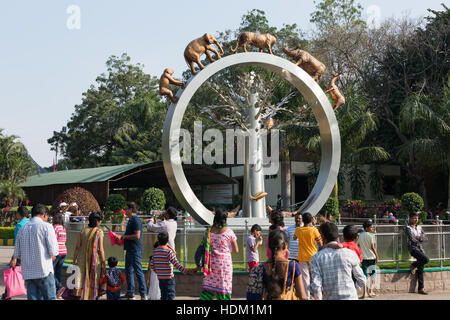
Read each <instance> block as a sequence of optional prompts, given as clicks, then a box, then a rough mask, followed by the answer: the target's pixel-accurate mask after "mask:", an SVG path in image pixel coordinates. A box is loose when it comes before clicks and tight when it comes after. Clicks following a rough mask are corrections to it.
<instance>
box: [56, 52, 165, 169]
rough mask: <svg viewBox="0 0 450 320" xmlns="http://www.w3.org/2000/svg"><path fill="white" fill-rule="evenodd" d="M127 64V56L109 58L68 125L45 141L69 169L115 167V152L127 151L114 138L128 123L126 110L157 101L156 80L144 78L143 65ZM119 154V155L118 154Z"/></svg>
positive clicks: (148, 77) (124, 160)
mask: <svg viewBox="0 0 450 320" xmlns="http://www.w3.org/2000/svg"><path fill="white" fill-rule="evenodd" d="M130 61H131V58H130V57H129V56H128V55H126V54H123V55H122V56H121V57H116V56H111V57H110V58H109V59H108V61H107V62H106V66H107V73H106V74H105V73H103V74H101V75H100V76H98V77H97V79H96V85H95V86H94V85H91V86H90V88H89V89H88V90H87V91H86V92H84V93H83V99H82V103H81V104H80V105H76V106H75V112H74V113H73V114H72V117H71V119H70V120H69V121H68V122H67V125H66V126H65V127H63V129H62V130H61V131H60V132H55V133H54V135H53V136H52V137H51V138H50V139H49V140H48V142H49V143H50V144H51V145H52V148H53V149H54V150H58V149H59V150H60V151H61V152H62V154H63V156H64V157H65V158H66V159H67V160H69V161H70V164H71V167H74V168H83V167H96V166H101V165H107V164H111V163H117V161H118V160H117V159H116V160H114V159H113V153H114V151H115V150H116V149H117V148H119V149H120V148H121V149H122V150H123V149H127V146H126V145H125V146H124V145H121V142H125V140H124V139H122V140H121V139H120V138H119V139H116V138H117V137H118V131H119V130H120V129H121V128H122V129H123V128H124V126H126V124H125V123H126V122H127V121H130V112H128V108H132V107H131V106H130V105H131V104H134V105H136V104H137V103H140V100H141V99H143V100H146V99H149V97H150V98H152V99H155V100H156V95H155V94H154V93H155V92H157V79H155V78H151V77H150V75H148V74H145V73H144V72H143V65H141V64H139V63H138V64H135V65H134V64H132V63H131V62H130ZM156 101H157V100H156ZM156 101H154V103H157V102H156ZM122 131H123V130H122ZM119 135H120V133H119ZM126 143H129V141H128V142H126ZM118 153H119V155H120V154H121V151H118ZM133 156H134V155H130V158H132V159H133ZM116 157H119V161H121V162H122V161H123V162H125V163H127V162H130V161H128V159H123V158H121V157H120V156H118V155H117V154H116Z"/></svg>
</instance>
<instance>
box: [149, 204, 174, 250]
mask: <svg viewBox="0 0 450 320" xmlns="http://www.w3.org/2000/svg"><path fill="white" fill-rule="evenodd" d="M163 219H164V220H162V221H160V222H158V223H156V215H155V216H153V221H152V220H150V221H149V222H148V224H147V230H148V231H152V232H157V233H160V232H167V233H168V234H169V246H170V247H172V249H173V251H175V236H176V235H177V227H178V225H177V210H176V209H175V208H174V207H169V208H167V210H166V212H165V213H164V215H163Z"/></svg>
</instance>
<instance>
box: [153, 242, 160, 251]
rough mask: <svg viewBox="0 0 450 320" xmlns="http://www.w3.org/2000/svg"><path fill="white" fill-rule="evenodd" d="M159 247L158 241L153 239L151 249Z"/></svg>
mask: <svg viewBox="0 0 450 320" xmlns="http://www.w3.org/2000/svg"><path fill="white" fill-rule="evenodd" d="M158 247H159V242H158V241H155V243H154V244H153V249H155V248H158Z"/></svg>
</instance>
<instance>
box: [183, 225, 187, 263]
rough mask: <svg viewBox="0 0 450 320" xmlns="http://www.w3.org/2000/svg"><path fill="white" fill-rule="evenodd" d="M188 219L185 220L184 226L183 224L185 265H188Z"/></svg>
mask: <svg viewBox="0 0 450 320" xmlns="http://www.w3.org/2000/svg"><path fill="white" fill-rule="evenodd" d="M186 223H187V221H186V219H185V220H184V224H183V247H184V248H183V249H184V250H183V259H184V261H183V265H186V262H187V241H186V240H187V237H186Z"/></svg>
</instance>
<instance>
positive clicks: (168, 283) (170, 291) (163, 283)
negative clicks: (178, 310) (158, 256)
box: [159, 277, 175, 300]
mask: <svg viewBox="0 0 450 320" xmlns="http://www.w3.org/2000/svg"><path fill="white" fill-rule="evenodd" d="M159 289H160V290H161V300H175V277H173V278H172V279H160V280H159Z"/></svg>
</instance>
